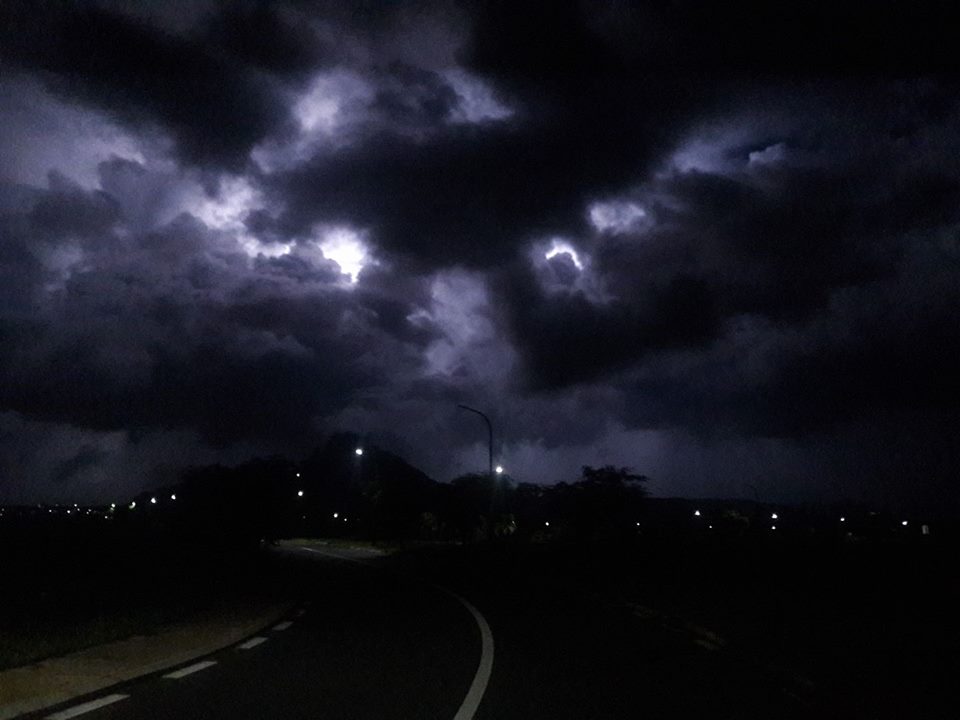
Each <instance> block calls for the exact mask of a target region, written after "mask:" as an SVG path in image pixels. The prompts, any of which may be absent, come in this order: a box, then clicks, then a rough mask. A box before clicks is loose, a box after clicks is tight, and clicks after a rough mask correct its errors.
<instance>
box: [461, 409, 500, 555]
mask: <svg viewBox="0 0 960 720" xmlns="http://www.w3.org/2000/svg"><path fill="white" fill-rule="evenodd" d="M457 407H458V408H460V409H461V410H467V411H469V412H472V413H476V414H477V415H479V416H480V417H482V418H483V421H484V422H485V423H486V424H487V450H488V455H487V459H488V462H489V465H488V470H487V473H488V477H489V478H490V513H489V514H488V516H487V538H488V539H490V540H492V539H493V496H494V494H495V491H496V487H497V482H496V476H495V475H494V474H493V424H492V423H491V422H490V418H488V417H487V416H486V414H485V413H482V412H480V411H479V410H477V409H476V408H472V407H469V406H468V405H460V404H457Z"/></svg>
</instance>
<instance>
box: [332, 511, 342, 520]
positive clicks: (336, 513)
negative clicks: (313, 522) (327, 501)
mask: <svg viewBox="0 0 960 720" xmlns="http://www.w3.org/2000/svg"><path fill="white" fill-rule="evenodd" d="M338 517H340V513H338V512H335V513H334V514H333V519H334V520H336V519H337V518H338Z"/></svg>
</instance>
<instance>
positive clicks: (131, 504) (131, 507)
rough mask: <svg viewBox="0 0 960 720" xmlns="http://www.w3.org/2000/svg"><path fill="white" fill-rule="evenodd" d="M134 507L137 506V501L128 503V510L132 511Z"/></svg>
mask: <svg viewBox="0 0 960 720" xmlns="http://www.w3.org/2000/svg"><path fill="white" fill-rule="evenodd" d="M136 506H137V501H136V500H134V501H133V502H132V503H130V509H131V510H133V509H134V508H135V507H136Z"/></svg>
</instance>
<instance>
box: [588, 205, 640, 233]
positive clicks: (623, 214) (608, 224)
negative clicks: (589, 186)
mask: <svg viewBox="0 0 960 720" xmlns="http://www.w3.org/2000/svg"><path fill="white" fill-rule="evenodd" d="M589 216H590V222H591V224H592V225H593V226H594V227H595V228H596V229H597V230H599V231H600V232H608V231H609V232H612V233H614V234H619V233H624V232H627V231H628V230H631V229H633V228H634V227H635V226H636V225H637V223H638V222H639V221H640V220H642V219H643V218H645V217H646V216H647V211H646V210H644V209H643V208H642V207H640V206H639V205H637V204H636V203H632V202H622V201H613V202H598V203H594V204H593V205H591V206H590V210H589Z"/></svg>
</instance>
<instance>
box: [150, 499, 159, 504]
mask: <svg viewBox="0 0 960 720" xmlns="http://www.w3.org/2000/svg"><path fill="white" fill-rule="evenodd" d="M150 504H151V505H156V504H157V499H156V498H155V497H152V498H150Z"/></svg>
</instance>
